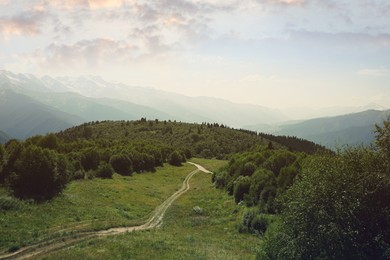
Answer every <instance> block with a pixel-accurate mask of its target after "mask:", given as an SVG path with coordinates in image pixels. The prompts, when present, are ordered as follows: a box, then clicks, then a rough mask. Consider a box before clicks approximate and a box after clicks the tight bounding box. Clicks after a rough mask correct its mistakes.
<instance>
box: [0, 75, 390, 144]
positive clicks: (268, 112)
mask: <svg viewBox="0 0 390 260" xmlns="http://www.w3.org/2000/svg"><path fill="white" fill-rule="evenodd" d="M369 107H375V104H370V105H369ZM348 109H350V111H353V108H348ZM355 109H356V108H355ZM312 112H313V113H315V111H312ZM307 113H308V114H310V111H308V112H307ZM333 113H335V111H333V112H332V113H331V114H333ZM386 114H389V111H379V110H369V111H366V112H362V113H355V114H348V115H345V116H336V117H328V118H319V119H312V120H306V121H287V120H289V118H288V117H287V116H286V115H285V114H283V113H282V112H280V111H279V110H275V109H270V108H266V107H262V106H258V105H248V104H237V103H233V102H230V101H226V100H223V99H218V98H210V97H188V96H184V95H179V94H175V93H171V92H166V91H161V90H156V89H152V88H144V87H135V86H128V85H125V84H121V83H112V82H107V81H105V80H103V79H101V78H100V77H94V76H92V77H77V78H72V77H57V78H53V77H49V76H44V77H40V78H39V77H36V76H34V75H31V74H15V73H12V72H9V71H4V70H0V142H5V141H6V140H8V139H10V138H19V139H24V138H26V137H29V136H32V135H36V134H45V133H47V132H57V131H60V130H64V129H66V128H69V127H72V126H75V125H78V124H80V123H82V122H89V121H102V120H135V119H140V118H141V117H146V118H147V119H160V120H177V121H183V122H194V123H201V122H211V123H219V124H225V125H228V126H231V127H235V128H246V129H250V130H256V131H261V132H265V133H272V134H279V135H290V136H297V137H300V138H305V139H308V140H310V141H313V142H316V143H319V144H322V145H325V146H327V147H334V145H337V144H340V145H342V144H351V145H355V144H361V143H362V144H370V143H371V142H372V140H373V138H374V134H373V129H374V128H373V125H374V124H375V123H380V122H381V121H383V119H384V117H385V115H386ZM283 122H285V123H283ZM286 122H287V123H286ZM1 131H2V132H1Z"/></svg>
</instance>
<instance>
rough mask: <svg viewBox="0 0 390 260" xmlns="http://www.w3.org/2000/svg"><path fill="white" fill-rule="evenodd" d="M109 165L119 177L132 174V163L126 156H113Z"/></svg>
mask: <svg viewBox="0 0 390 260" xmlns="http://www.w3.org/2000/svg"><path fill="white" fill-rule="evenodd" d="M110 164H111V166H112V168H114V170H115V172H117V173H119V174H121V175H127V176H128V175H131V173H132V172H133V162H132V161H131V159H130V157H129V156H128V155H126V154H117V155H113V156H111V158H110Z"/></svg>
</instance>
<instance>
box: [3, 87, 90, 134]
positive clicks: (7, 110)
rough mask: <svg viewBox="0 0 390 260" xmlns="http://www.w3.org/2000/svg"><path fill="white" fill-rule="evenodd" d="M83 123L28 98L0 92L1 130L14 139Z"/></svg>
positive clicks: (11, 92)
mask: <svg viewBox="0 0 390 260" xmlns="http://www.w3.org/2000/svg"><path fill="white" fill-rule="evenodd" d="M83 121H84V120H83V119H82V118H81V117H78V116H75V115H72V114H68V113H65V112H62V111H60V110H58V109H55V108H53V107H50V106H47V105H45V104H43V103H40V102H38V101H36V100H35V99H32V98H30V97H28V96H25V95H22V94H19V93H15V92H13V91H11V90H0V122H1V123H0V129H1V130H2V131H4V132H5V133H6V134H7V135H10V136H12V137H14V138H21V139H23V138H26V137H29V136H32V135H36V134H45V133H48V132H56V131H60V130H63V129H66V128H68V127H71V126H74V125H77V124H80V123H82V122H83Z"/></svg>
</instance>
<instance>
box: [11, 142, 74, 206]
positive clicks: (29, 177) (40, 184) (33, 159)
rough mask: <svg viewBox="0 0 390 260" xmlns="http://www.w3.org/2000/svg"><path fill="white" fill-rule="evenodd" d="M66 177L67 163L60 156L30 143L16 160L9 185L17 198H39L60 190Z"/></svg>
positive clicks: (67, 174) (51, 195) (49, 196)
mask: <svg viewBox="0 0 390 260" xmlns="http://www.w3.org/2000/svg"><path fill="white" fill-rule="evenodd" d="M68 178H69V171H68V162H67V160H66V158H65V157H64V156H63V155H60V154H57V153H56V152H54V151H52V150H49V149H43V148H41V147H37V146H35V145H30V146H28V147H27V148H26V149H25V150H23V151H22V152H21V154H20V157H19V158H18V159H17V161H16V162H15V172H14V173H12V175H11V176H10V177H9V185H10V189H11V190H12V192H13V194H14V195H15V196H16V197H19V198H22V199H34V200H36V201H42V200H47V199H51V198H53V197H54V196H55V195H57V194H58V193H60V192H61V191H62V190H63V189H64V188H65V185H66V183H67V182H68Z"/></svg>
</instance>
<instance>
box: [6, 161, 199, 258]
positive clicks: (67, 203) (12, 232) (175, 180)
mask: <svg viewBox="0 0 390 260" xmlns="http://www.w3.org/2000/svg"><path fill="white" fill-rule="evenodd" d="M193 169H194V166H192V165H189V164H184V165H183V167H173V166H169V165H165V167H163V168H158V169H157V171H156V172H155V173H144V174H135V175H133V176H130V177H123V176H120V175H116V174H115V175H114V177H113V179H93V180H80V181H73V182H71V183H70V184H69V185H68V187H67V188H66V189H65V191H64V192H63V194H62V195H60V196H58V197H56V198H55V199H53V200H52V201H50V202H46V203H41V204H36V203H32V202H21V201H19V200H15V199H12V198H10V197H7V195H6V193H5V190H4V189H0V204H1V205H0V206H1V208H0V227H1V229H0V252H1V251H15V250H17V249H18V248H20V247H22V246H25V245H28V244H31V243H35V242H38V241H42V240H48V239H50V238H53V237H59V236H63V235H67V234H72V232H74V231H75V230H77V231H80V230H96V229H102V228H108V227H113V226H125V225H135V224H139V223H141V222H143V221H144V220H146V219H147V218H148V217H149V215H150V213H151V212H152V211H153V209H154V208H155V207H156V206H158V205H159V204H160V203H162V202H163V201H164V200H165V199H166V198H168V197H169V196H170V195H172V194H173V193H174V192H175V191H176V190H178V189H179V188H180V187H181V185H182V182H183V180H184V178H185V177H186V176H187V174H188V173H189V172H191V171H192V170H193Z"/></svg>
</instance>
